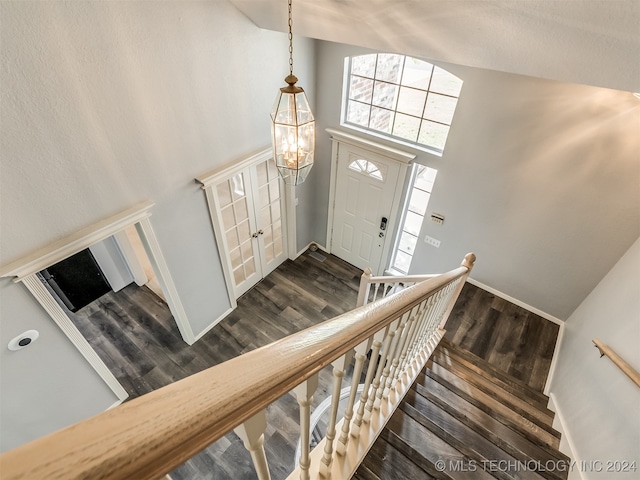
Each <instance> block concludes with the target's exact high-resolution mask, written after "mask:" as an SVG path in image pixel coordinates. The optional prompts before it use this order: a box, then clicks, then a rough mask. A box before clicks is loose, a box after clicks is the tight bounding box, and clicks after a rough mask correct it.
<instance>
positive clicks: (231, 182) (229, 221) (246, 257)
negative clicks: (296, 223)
mask: <svg viewBox="0 0 640 480" xmlns="http://www.w3.org/2000/svg"><path fill="white" fill-rule="evenodd" d="M248 182H250V178H249V175H247V172H246V171H245V172H240V173H238V174H236V175H234V176H233V177H231V178H229V179H228V180H225V181H223V182H221V183H219V184H218V185H216V188H215V193H216V197H217V198H216V200H217V202H216V203H217V205H218V211H219V212H220V221H221V226H222V230H223V235H224V242H225V244H226V249H225V250H226V252H227V254H228V255H229V258H230V262H231V270H232V275H233V279H234V283H235V287H236V296H240V295H242V294H243V293H244V292H246V291H247V290H248V289H249V288H251V287H252V286H253V285H254V284H255V283H256V282H257V281H258V280H260V279H261V278H262V276H261V275H260V267H259V265H260V263H259V262H260V260H259V254H258V251H257V246H258V245H257V243H258V242H256V241H255V238H256V237H254V236H253V235H254V234H255V233H256V232H257V228H256V225H255V216H254V212H253V202H252V200H251V198H250V192H251V190H250V187H251V186H250V184H248Z"/></svg>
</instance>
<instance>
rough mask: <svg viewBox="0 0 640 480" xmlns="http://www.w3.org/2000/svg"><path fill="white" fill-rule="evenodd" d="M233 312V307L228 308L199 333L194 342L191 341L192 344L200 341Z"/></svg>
mask: <svg viewBox="0 0 640 480" xmlns="http://www.w3.org/2000/svg"><path fill="white" fill-rule="evenodd" d="M234 310H235V308H234V307H229V308H228V309H227V310H226V311H225V312H224V313H223V314H222V315H220V316H219V317H218V318H217V319H216V320H214V321H213V323H212V324H211V325H209V326H208V327H207V328H205V329H204V330H203V331H202V332H200V333H199V334H198V335H196V336H195V340H194V341H193V343H196V342H197V341H198V340H200V339H201V338H202V337H204V336H205V335H206V334H207V333H208V332H209V330H211V329H212V328H213V327H215V326H216V325H217V324H219V323H220V322H221V321H222V319H224V317H226V316H227V315H229V314H230V313H231V312H233V311H234ZM189 345H192V344H189Z"/></svg>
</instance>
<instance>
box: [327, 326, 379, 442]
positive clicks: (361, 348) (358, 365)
mask: <svg viewBox="0 0 640 480" xmlns="http://www.w3.org/2000/svg"><path fill="white" fill-rule="evenodd" d="M370 345H371V339H369V340H365V341H364V342H362V343H361V344H360V345H358V346H357V347H356V348H355V353H356V355H355V359H356V361H355V365H354V366H353V377H352V379H351V391H350V392H349V401H348V403H347V408H346V410H345V411H344V420H343V422H342V432H341V433H340V437H339V438H338V442H337V443H336V452H337V453H338V455H344V453H345V451H346V449H347V444H348V443H349V429H350V427H351V419H352V418H353V405H354V403H355V401H356V395H357V394H358V385H359V383H360V374H362V367H363V366H364V359H365V358H366V357H365V355H366V353H367V351H368V350H369V346H370Z"/></svg>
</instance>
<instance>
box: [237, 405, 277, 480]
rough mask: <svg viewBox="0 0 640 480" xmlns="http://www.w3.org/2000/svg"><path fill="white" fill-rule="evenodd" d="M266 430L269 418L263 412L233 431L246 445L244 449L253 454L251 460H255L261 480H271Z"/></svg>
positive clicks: (254, 463)
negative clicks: (266, 447) (265, 448)
mask: <svg viewBox="0 0 640 480" xmlns="http://www.w3.org/2000/svg"><path fill="white" fill-rule="evenodd" d="M266 429H267V418H266V416H265V413H264V410H262V411H260V412H259V413H257V414H256V415H254V416H253V417H251V418H250V419H249V420H247V421H246V422H244V423H243V424H241V425H238V426H237V427H236V428H235V429H234V430H233V431H234V432H235V433H236V435H238V436H239V437H240V439H241V440H242V442H243V443H244V447H245V448H246V449H247V450H249V453H251V460H253V466H254V468H255V469H256V473H257V474H258V479H259V480H270V478H271V475H269V466H268V465H267V456H266V455H265V453H264V432H265V430H266Z"/></svg>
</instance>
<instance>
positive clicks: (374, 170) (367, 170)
mask: <svg viewBox="0 0 640 480" xmlns="http://www.w3.org/2000/svg"><path fill="white" fill-rule="evenodd" d="M349 168H350V169H351V170H355V171H356V172H360V173H362V174H364V175H368V176H370V177H372V178H375V179H376V180H384V177H383V176H382V172H381V171H380V169H379V168H378V166H377V165H376V164H375V163H373V162H370V161H369V160H363V159H359V160H354V161H353V162H351V163H350V164H349Z"/></svg>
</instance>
